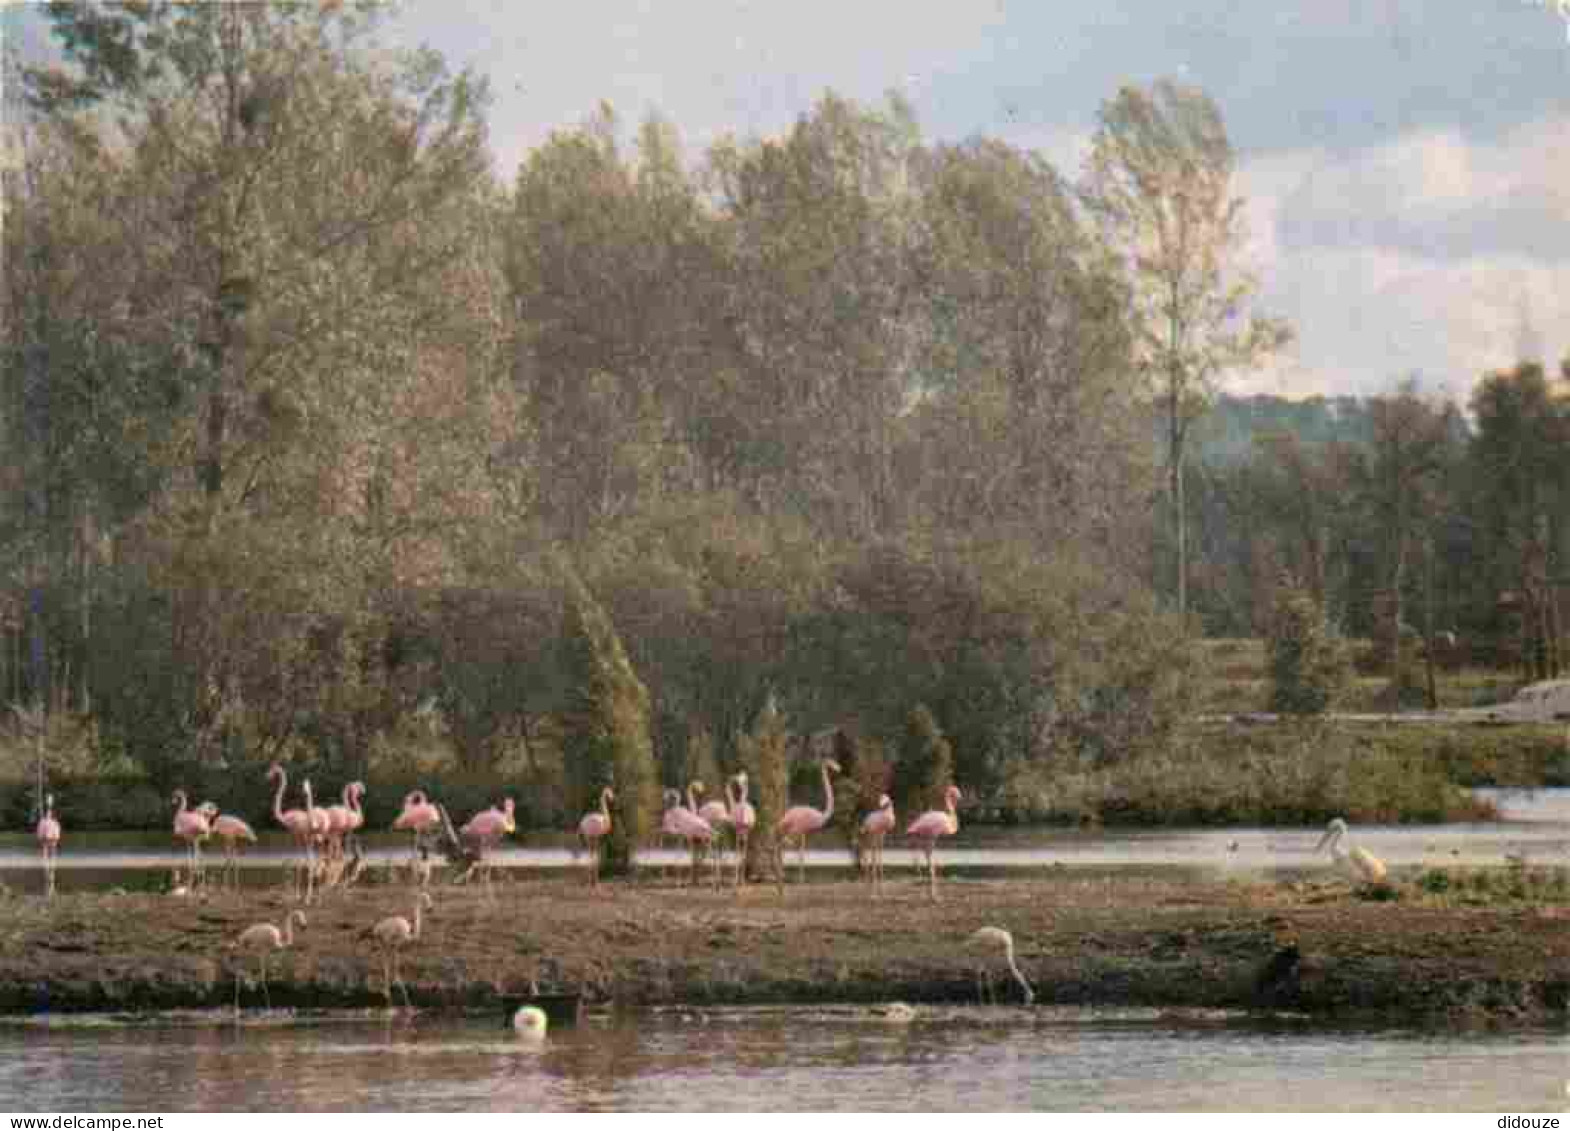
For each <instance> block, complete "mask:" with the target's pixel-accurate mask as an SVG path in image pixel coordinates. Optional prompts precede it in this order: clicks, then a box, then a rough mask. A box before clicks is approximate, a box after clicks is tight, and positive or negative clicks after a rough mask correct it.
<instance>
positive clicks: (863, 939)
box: [0, 869, 1570, 1024]
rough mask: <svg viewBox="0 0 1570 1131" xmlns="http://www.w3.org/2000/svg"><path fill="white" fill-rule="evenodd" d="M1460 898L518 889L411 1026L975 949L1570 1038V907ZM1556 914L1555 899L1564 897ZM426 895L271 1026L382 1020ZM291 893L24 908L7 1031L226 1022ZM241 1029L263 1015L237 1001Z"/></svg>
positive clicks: (870, 991) (1255, 998) (846, 976)
mask: <svg viewBox="0 0 1570 1131" xmlns="http://www.w3.org/2000/svg"><path fill="white" fill-rule="evenodd" d="M1554 883H1555V881H1554V880H1553V879H1551V878H1549V879H1544V880H1542V881H1541V882H1538V881H1536V880H1534V881H1533V882H1532V883H1531V884H1529V885H1527V886H1523V887H1521V888H1520V889H1519V890H1520V892H1521V893H1522V894H1521V897H1520V898H1517V897H1516V896H1514V895H1513V894H1511V892H1512V890H1513V889H1507V888H1505V887H1497V888H1480V887H1479V886H1478V885H1476V884H1474V883H1472V882H1466V883H1462V882H1460V881H1459V879H1458V880H1457V881H1456V882H1455V883H1453V884H1451V885H1450V886H1448V887H1445V888H1444V890H1437V889H1440V888H1441V887H1442V885H1440V884H1438V883H1437V882H1434V881H1427V882H1424V881H1422V880H1421V878H1418V879H1415V880H1412V881H1408V882H1404V883H1402V884H1400V885H1398V886H1397V887H1395V888H1392V889H1389V890H1388V891H1387V892H1385V893H1384V895H1383V898H1380V899H1370V898H1365V897H1363V896H1360V895H1359V894H1358V893H1355V892H1353V891H1352V890H1351V889H1350V888H1348V886H1347V885H1345V884H1344V883H1340V882H1338V881H1330V880H1318V879H1316V880H1312V881H1310V880H1300V881H1297V882H1291V883H1266V882H1263V881H1256V882H1247V881H1232V882H1222V881H1219V880H1218V881H1215V882H1195V881H1168V880H1161V879H1152V878H1145V877H1140V876H1132V875H1131V876H1111V877H1109V876H1106V875H1083V874H1077V873H1075V872H1071V871H1069V870H1067V869H1052V870H1044V871H1043V872H1041V873H1039V874H1036V875H1033V876H1031V877H1030V878H1023V879H1007V880H952V881H950V882H947V883H946V884H945V885H944V886H943V888H942V899H941V902H939V903H937V904H933V903H930V902H929V901H928V900H927V899H926V897H925V892H924V890H923V888H922V887H921V886H920V885H918V884H917V883H916V882H915V881H914V880H910V879H907V878H905V877H900V878H898V879H896V880H895V881H894V882H893V883H892V884H891V885H890V888H889V891H888V893H887V894H886V895H885V897H884V899H882V900H881V901H878V902H873V901H871V900H870V899H869V898H868V893H867V891H866V889H865V888H863V887H862V886H861V885H859V884H856V883H853V882H846V881H841V882H821V883H812V884H809V885H807V886H806V887H804V888H798V887H795V886H791V887H790V888H788V889H787V891H786V893H785V895H784V896H783V897H781V896H779V895H778V894H777V893H776V892H775V891H774V889H773V888H771V887H765V888H749V889H747V890H745V891H744V892H743V893H742V894H741V895H739V896H738V895H736V894H734V893H732V892H730V891H728V890H727V891H723V892H719V893H716V892H713V891H710V890H708V889H701V890H688V889H681V888H676V887H660V886H653V885H642V884H640V885H629V884H612V885H607V886H606V887H604V888H602V889H601V890H600V892H599V893H598V894H596V893H592V892H590V891H589V890H587V889H586V888H584V887H583V886H581V885H579V884H577V883H572V882H567V881H561V880H549V881H527V882H516V883H513V882H508V883H504V884H503V885H501V890H500V894H499V897H498V898H497V899H496V900H495V901H494V902H490V901H487V900H486V899H485V898H484V897H483V896H481V895H480V894H479V893H478V892H476V891H471V890H469V889H466V888H453V887H442V888H439V889H437V891H436V900H435V907H434V909H433V910H432V911H431V912H430V913H429V917H428V918H427V920H426V930H425V934H424V936H423V937H422V939H421V940H420V941H419V942H417V943H415V944H414V945H412V946H411V947H410V948H409V949H408V951H407V952H406V953H405V955H404V960H403V972H404V978H405V980H406V982H407V984H408V986H409V990H410V993H411V995H412V997H413V999H414V1001H415V1003H416V1004H417V1005H419V1006H424V1007H431V1008H442V1007H447V1008H499V1006H498V1004H497V1003H498V999H499V997H500V996H501V995H503V994H520V993H525V992H528V991H529V989H530V987H531V986H534V987H537V988H538V989H539V990H540V991H542V992H569V993H582V994H583V995H585V997H586V999H587V1000H588V1001H589V1002H590V1003H615V1004H616V1005H617V1006H620V1007H636V1006H643V1005H669V1004H688V1005H700V1004H761V1003H778V1002H842V1003H882V1002H888V1001H893V1000H902V1001H907V1002H911V1003H915V1004H918V1005H919V1004H921V1003H924V1002H959V1001H974V1000H976V994H977V989H976V975H977V973H978V971H979V970H981V969H990V970H992V971H993V972H996V973H1003V972H1004V971H1002V968H1001V965H1000V963H1001V959H1000V956H998V955H997V954H995V953H990V952H987V951H985V950H978V949H976V948H975V947H974V946H973V944H971V943H970V942H969V941H968V940H969V936H970V935H971V934H972V933H973V932H974V931H975V930H976V929H977V928H978V927H981V926H983V925H997V926H1002V927H1005V928H1006V929H1008V930H1010V931H1011V932H1012V933H1013V936H1014V939H1015V943H1016V947H1017V949H1018V957H1019V963H1020V965H1021V967H1022V968H1023V969H1024V971H1025V973H1026V975H1027V976H1028V977H1029V978H1030V979H1031V981H1032V982H1033V983H1034V984H1035V988H1036V992H1037V1000H1038V1001H1039V1002H1042V1003H1060V1004H1098V1005H1127V1006H1141V1007H1177V1006H1185V1007H1204V1008H1268V1009H1290V1010H1296V1011H1302V1012H1304V1013H1307V1014H1311V1015H1314V1016H1317V1017H1320V1018H1324V1019H1341V1018H1348V1017H1355V1016H1360V1015H1379V1016H1383V1017H1391V1018H1399V1019H1401V1020H1402V1021H1424V1020H1430V1021H1443V1022H1447V1023H1448V1022H1454V1021H1455V1020H1457V1019H1473V1020H1479V1021H1484V1022H1487V1023H1497V1024H1513V1023H1534V1024H1535V1023H1541V1022H1543V1021H1545V1020H1554V1019H1560V1020H1563V1019H1564V1018H1565V1017H1566V1005H1567V1000H1570V930H1567V927H1570V907H1567V906H1566V898H1565V888H1564V883H1563V880H1562V878H1561V879H1560V880H1559V881H1558V887H1557V888H1556V887H1555V886H1554ZM1556 892H1557V894H1556ZM409 903H410V897H409V892H408V891H407V889H404V888H401V887H391V886H384V887H372V888H366V889H360V890H355V891H351V892H347V893H338V894H336V895H333V896H330V897H328V898H326V899H324V900H323V901H321V902H320V903H319V905H318V906H315V907H312V908H310V909H309V911H308V915H309V919H310V921H309V925H308V926H307V927H306V928H305V929H304V930H303V931H302V932H301V933H300V936H299V938H298V939H297V941H296V944H295V945H294V946H293V947H292V948H290V949H289V950H286V951H283V952H281V953H279V954H277V955H276V956H275V957H274V961H273V962H272V969H273V981H272V983H271V991H270V992H271V1000H272V1004H273V1005H274V1006H296V1007H333V1008H358V1007H381V1006H382V1005H383V1004H384V1003H385V998H384V997H383V995H382V992H381V973H380V961H379V958H378V957H377V955H376V953H375V951H374V949H373V948H372V947H371V946H370V944H369V943H368V941H367V939H366V928H367V927H369V926H370V925H371V924H372V923H374V922H376V921H377V920H378V919H380V918H381V917H382V916H385V915H389V914H395V913H402V914H407V913H408V904H409ZM286 910H287V904H286V903H285V900H284V898H283V896H282V894H281V892H277V891H272V892H265V893H247V894H245V895H244V896H243V897H232V898H213V899H211V900H210V901H207V902H201V901H196V900H192V899H189V898H185V899H178V898H174V897H170V896H158V895H131V894H125V895H113V894H63V895H60V896H57V897H56V899H55V901H54V902H53V903H52V904H45V903H44V902H43V901H42V900H40V899H38V898H34V897H29V898H26V899H21V898H15V897H13V898H11V899H10V900H9V902H8V903H7V905H6V907H5V908H4V912H3V915H0V921H3V922H4V926H3V927H0V1010H4V1011H8V1012H24V1011H36V1010H39V1009H50V1010H85V1009H94V1010H105V1009H108V1010H127V1009H129V1010H145V1009H169V1008H202V1007H211V1008H229V1007H231V1005H232V1002H233V1000H234V993H235V981H234V976H235V970H236V968H237V965H239V964H243V966H244V968H245V969H247V970H254V964H255V963H254V959H244V960H242V959H240V958H238V957H237V956H236V955H235V954H234V953H233V952H232V951H230V950H229V949H227V944H228V943H229V942H230V941H231V940H232V939H234V938H235V937H236V936H237V935H238V934H239V932H240V931H241V930H242V929H243V928H244V927H245V926H246V925H248V924H250V923H253V922H257V921H262V920H266V921H273V922H277V921H279V920H281V919H282V918H283V916H284V914H285V912H286ZM242 1002H243V1005H244V1006H245V1007H247V1008H254V1007H255V1006H257V1005H259V1004H260V1002H261V994H260V992H259V991H257V990H254V989H249V988H247V989H244V991H243V997H242Z"/></svg>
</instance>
